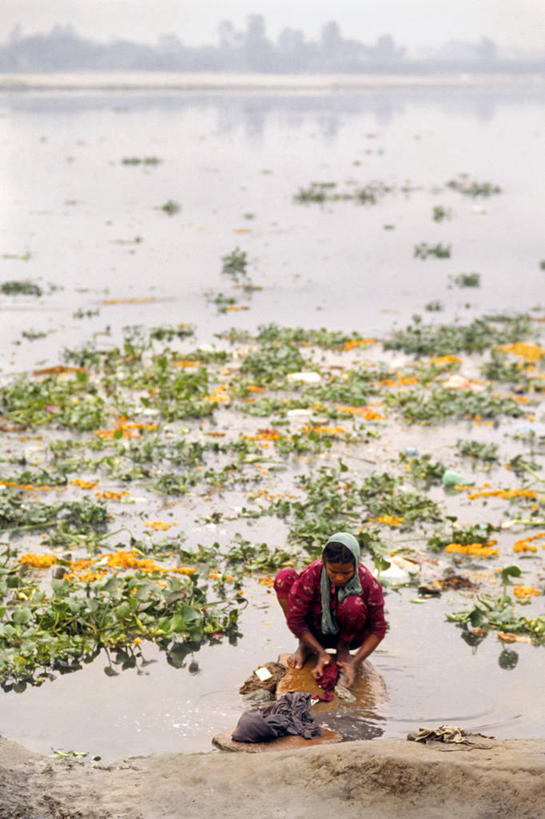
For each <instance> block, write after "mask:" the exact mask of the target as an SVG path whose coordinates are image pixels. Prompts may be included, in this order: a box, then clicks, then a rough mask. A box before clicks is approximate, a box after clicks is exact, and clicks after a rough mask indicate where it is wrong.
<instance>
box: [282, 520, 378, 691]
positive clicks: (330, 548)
mask: <svg viewBox="0 0 545 819" xmlns="http://www.w3.org/2000/svg"><path fill="white" fill-rule="evenodd" d="M274 588H275V591H276V596H277V598H278V602H279V603H280V606H281V607H282V611H283V612H284V614H285V615H286V621H287V624H288V628H289V629H290V630H291V631H292V632H293V633H294V634H295V636H296V637H297V638H298V639H299V645H298V647H297V650H296V651H295V653H294V654H291V655H290V657H289V658H288V663H289V665H290V666H292V667H293V668H302V667H303V665H304V663H305V661H306V659H307V657H308V656H309V655H310V654H315V655H316V665H315V667H314V669H313V671H312V674H313V676H314V677H315V678H318V677H320V676H321V675H322V674H323V672H324V668H325V667H326V665H328V664H329V663H330V662H331V660H332V658H331V655H330V654H328V653H327V651H326V649H327V648H335V649H336V651H337V657H336V662H337V665H339V666H340V668H341V669H342V672H343V679H342V682H343V683H344V685H346V686H347V687H348V688H350V686H351V685H352V684H353V682H354V680H355V677H356V672H357V671H358V669H359V668H360V666H361V664H362V663H363V661H364V660H365V658H366V657H368V656H369V655H370V654H371V653H372V652H373V651H374V650H375V648H376V647H377V646H378V644H379V643H380V641H381V640H382V638H383V637H384V635H385V634H386V629H387V625H386V621H385V619H384V597H383V594H382V588H381V585H380V583H379V582H378V581H377V580H375V578H374V577H373V576H372V574H371V572H370V571H369V570H368V569H366V568H365V566H363V565H362V564H361V563H360V547H359V545H358V542H357V540H356V538H355V537H354V536H353V535H351V534H349V533H348V532H337V533H336V534H334V535H332V536H331V537H330V538H329V540H328V541H327V543H326V546H325V548H324V550H323V552H322V557H321V559H320V560H315V561H314V562H313V563H311V564H310V565H309V566H307V567H306V568H305V569H303V571H302V572H301V573H300V574H297V572H296V571H295V570H294V569H281V570H280V571H279V572H278V574H277V575H276V578H275V581H274ZM354 649H355V650H356V653H355V654H353V655H352V654H351V653H350V651H351V650H354Z"/></svg>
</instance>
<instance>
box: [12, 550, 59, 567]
mask: <svg viewBox="0 0 545 819" xmlns="http://www.w3.org/2000/svg"><path fill="white" fill-rule="evenodd" d="M56 562H57V556H56V555H52V554H41V555H40V554H35V553H34V552H26V553H25V554H24V555H21V557H20V558H19V563H22V564H23V565H24V566H33V567H34V568H35V569H47V568H49V566H52V565H53V564H54V563H56Z"/></svg>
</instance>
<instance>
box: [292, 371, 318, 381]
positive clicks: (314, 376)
mask: <svg viewBox="0 0 545 819" xmlns="http://www.w3.org/2000/svg"><path fill="white" fill-rule="evenodd" d="M321 380H322V376H321V375H320V373H313V372H300V373H289V375H287V376H286V381H301V382H302V383H303V384H319V383H320V381H321Z"/></svg>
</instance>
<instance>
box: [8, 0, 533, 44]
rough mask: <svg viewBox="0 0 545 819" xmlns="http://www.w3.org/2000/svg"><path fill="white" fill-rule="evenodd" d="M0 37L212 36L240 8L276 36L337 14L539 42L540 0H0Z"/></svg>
mask: <svg viewBox="0 0 545 819" xmlns="http://www.w3.org/2000/svg"><path fill="white" fill-rule="evenodd" d="M0 5H1V12H0V40H1V41H2V42H3V41H5V40H6V39H7V37H8V35H9V33H10V31H11V29H12V27H13V26H14V25H15V23H21V24H22V26H23V31H24V32H25V33H27V34H30V33H34V32H45V31H48V30H49V29H50V28H51V27H52V26H53V25H54V24H55V23H72V24H73V25H74V26H75V27H76V29H77V30H78V31H79V32H80V33H81V34H84V35H88V36H90V37H93V38H95V39H99V40H109V39H111V38H114V37H125V38H128V39H132V40H137V41H141V42H155V41H156V39H157V37H158V36H159V35H160V34H165V33H174V34H177V35H178V36H179V37H180V39H181V40H182V42H184V43H187V44H188V45H197V44H200V43H213V42H215V41H216V30H217V25H218V23H219V22H220V20H223V19H229V20H231V21H232V22H233V23H235V24H236V26H237V28H243V27H244V23H245V19H246V15H248V14H251V13H255V14H263V15H264V16H265V18H266V21H267V33H268V34H269V36H270V37H272V38H275V37H276V35H277V34H278V32H279V31H280V30H281V29H282V28H283V27H285V26H291V27H294V28H302V29H303V30H304V31H305V33H306V34H307V35H308V36H309V37H316V36H318V34H319V31H320V28H321V26H322V25H323V23H325V22H327V21H328V20H331V19H336V20H338V22H339V23H340V25H341V30H342V32H343V34H344V35H345V36H353V37H356V38H357V39H360V40H363V41H364V42H371V41H374V40H376V38H377V37H378V36H380V35H381V34H384V33H391V34H393V36H394V37H395V39H396V40H397V41H398V42H399V43H400V44H403V45H407V46H426V45H438V44H441V43H443V42H446V41H447V40H449V39H465V40H477V39H480V37H482V36H486V37H490V38H491V39H493V40H495V41H496V42H497V43H498V45H500V46H504V47H517V48H528V49H538V50H540V51H541V50H543V49H544V48H545V0H337V2H335V3H333V2H331V0H204V2H201V3H199V2H198V0H197V2H195V0H0Z"/></svg>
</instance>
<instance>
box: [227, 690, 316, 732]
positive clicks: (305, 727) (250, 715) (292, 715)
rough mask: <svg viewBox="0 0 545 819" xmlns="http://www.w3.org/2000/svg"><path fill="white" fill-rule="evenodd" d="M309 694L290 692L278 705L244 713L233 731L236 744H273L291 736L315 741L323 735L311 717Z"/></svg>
mask: <svg viewBox="0 0 545 819" xmlns="http://www.w3.org/2000/svg"><path fill="white" fill-rule="evenodd" d="M310 700H311V697H310V694H308V693H307V692H304V691H289V692H288V693H287V694H284V696H283V697H280V699H278V700H275V702H272V703H268V704H267V705H264V706H262V707H261V708H253V709H251V710H250V711H244V713H243V714H242V715H241V717H240V719H239V721H238V723H237V727H236V728H235V730H234V731H233V739H234V740H235V741H236V742H270V741H271V740H272V739H276V738H277V737H283V736H287V735H288V734H291V735H292V736H293V735H296V734H298V735H299V736H302V737H304V738H305V739H313V738H314V737H321V736H322V735H323V732H322V729H321V728H320V726H319V725H316V724H315V723H314V719H313V718H312V716H311V714H310Z"/></svg>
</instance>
